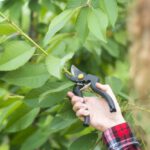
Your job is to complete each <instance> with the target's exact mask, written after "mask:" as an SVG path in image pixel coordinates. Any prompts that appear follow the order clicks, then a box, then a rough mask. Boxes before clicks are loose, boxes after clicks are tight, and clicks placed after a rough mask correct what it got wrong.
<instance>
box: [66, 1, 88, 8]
mask: <svg viewBox="0 0 150 150" xmlns="http://www.w3.org/2000/svg"><path fill="white" fill-rule="evenodd" d="M86 2H87V0H68V3H67V8H75V7H79V6H83V5H85V4H86Z"/></svg>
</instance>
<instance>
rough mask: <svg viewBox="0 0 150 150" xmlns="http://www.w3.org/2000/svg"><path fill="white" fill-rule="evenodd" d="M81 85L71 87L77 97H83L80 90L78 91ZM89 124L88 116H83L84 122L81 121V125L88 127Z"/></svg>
mask: <svg viewBox="0 0 150 150" xmlns="http://www.w3.org/2000/svg"><path fill="white" fill-rule="evenodd" d="M82 87H83V86H80V85H75V86H74V88H73V93H74V94H75V95H77V96H79V97H83V94H82V92H81V91H80V89H81V88H82ZM89 125H90V116H84V122H83V126H85V127H88V126H89Z"/></svg>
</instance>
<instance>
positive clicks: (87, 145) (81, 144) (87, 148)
mask: <svg viewBox="0 0 150 150" xmlns="http://www.w3.org/2000/svg"><path fill="white" fill-rule="evenodd" d="M96 140H97V134H96V133H90V134H86V135H84V136H81V137H79V138H78V139H77V140H75V141H74V142H73V143H72V144H71V145H70V147H69V150H77V149H81V150H91V149H92V148H93V146H94V145H95V143H96Z"/></svg>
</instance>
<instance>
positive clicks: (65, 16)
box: [44, 9, 74, 45]
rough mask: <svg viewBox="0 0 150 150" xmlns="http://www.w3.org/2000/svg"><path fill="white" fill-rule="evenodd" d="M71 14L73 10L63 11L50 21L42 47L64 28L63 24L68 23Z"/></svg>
mask: <svg viewBox="0 0 150 150" xmlns="http://www.w3.org/2000/svg"><path fill="white" fill-rule="evenodd" d="M73 14H74V11H73V10H71V9H69V10H65V11H63V12H62V13H61V14H59V15H58V16H56V17H55V18H54V19H53V20H52V21H51V24H50V26H49V29H48V32H47V34H46V36H45V38H44V45H47V44H48V42H49V41H50V39H51V37H52V36H54V35H55V34H56V32H58V31H59V30H60V29H62V28H63V27H64V26H65V24H66V23H67V22H68V21H69V19H70V18H71V17H72V15H73Z"/></svg>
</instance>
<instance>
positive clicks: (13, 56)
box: [0, 41, 35, 71]
mask: <svg viewBox="0 0 150 150" xmlns="http://www.w3.org/2000/svg"><path fill="white" fill-rule="evenodd" d="M34 52H35V48H33V47H31V46H30V45H28V44H27V43H26V42H24V41H11V42H7V44H6V45H5V49H4V52H3V53H2V55H1V56H0V71H10V70H15V69H17V68H19V67H21V66H23V65H24V64H25V63H26V62H27V61H28V60H29V59H30V58H31V57H32V55H33V54H34Z"/></svg>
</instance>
